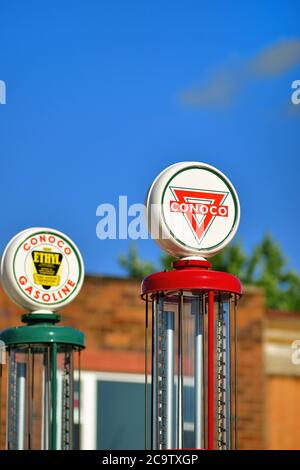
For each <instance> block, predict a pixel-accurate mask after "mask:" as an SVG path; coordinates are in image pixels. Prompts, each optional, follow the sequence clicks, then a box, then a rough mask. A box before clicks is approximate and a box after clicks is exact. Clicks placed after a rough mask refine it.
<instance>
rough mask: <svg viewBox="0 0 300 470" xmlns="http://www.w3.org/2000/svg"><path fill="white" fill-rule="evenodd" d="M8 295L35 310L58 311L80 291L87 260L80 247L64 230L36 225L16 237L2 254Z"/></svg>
mask: <svg viewBox="0 0 300 470" xmlns="http://www.w3.org/2000/svg"><path fill="white" fill-rule="evenodd" d="M0 274H1V280H2V285H3V288H4V290H5V291H6V293H7V295H8V296H9V297H10V298H11V299H12V300H13V301H14V302H15V303H16V304H17V305H19V306H21V307H23V308H24V309H28V310H29V311H32V312H45V311H46V312H47V311H49V312H55V311H58V310H60V309H62V308H64V307H65V306H66V305H68V304H69V303H70V302H71V301H72V300H73V299H74V298H75V297H76V296H77V295H78V293H79V291H80V288H81V286H82V283H83V279H84V264H83V260H82V257H81V254H80V251H79V249H78V248H77V246H76V245H75V244H74V242H73V241H72V240H71V239H70V238H69V237H67V236H66V235H65V234H63V233H61V232H59V231H58V230H54V229H51V228H41V227H34V228H29V229H26V230H23V231H22V232H20V233H18V234H17V235H16V236H15V237H13V238H12V239H11V240H10V242H9V243H8V245H7V246H6V248H5V250H4V253H3V255H2V258H1V266H0Z"/></svg>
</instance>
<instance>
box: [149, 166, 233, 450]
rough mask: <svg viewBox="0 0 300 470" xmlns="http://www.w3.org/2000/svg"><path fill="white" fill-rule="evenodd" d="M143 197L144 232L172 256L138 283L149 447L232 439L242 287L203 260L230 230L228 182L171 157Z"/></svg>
mask: <svg viewBox="0 0 300 470" xmlns="http://www.w3.org/2000/svg"><path fill="white" fill-rule="evenodd" d="M146 205H147V215H148V227H149V231H150V233H151V236H152V238H154V239H155V240H156V241H157V242H158V243H159V245H160V246H161V247H162V248H163V249H164V250H165V251H166V252H168V253H169V254H171V255H173V256H174V257H175V258H178V260H177V261H175V262H174V263H173V269H172V270H170V271H166V272H159V273H154V274H152V275H150V276H148V277H146V278H145V279H144V281H143V283H142V297H143V298H144V299H145V300H146V391H147V389H148V387H147V381H148V379H147V377H148V374H150V375H151V394H149V393H147V392H146V415H147V408H148V406H149V403H150V406H151V448H152V449H155V450H160V449H221V450H223V449H236V448H237V433H236V423H237V396H236V387H237V384H236V374H237V371H236V347H237V334H236V305H237V301H238V298H239V297H240V296H241V290H242V289H241V283H240V281H239V280H238V279H237V278H236V277H234V276H233V275H231V274H228V273H224V272H217V271H214V270H212V266H211V263H210V262H209V261H207V260H206V258H207V257H211V256H213V255H215V254H216V253H218V252H219V251H220V250H222V249H223V248H224V247H225V246H226V245H227V244H228V243H229V242H230V240H231V239H232V238H233V236H234V234H235V232H236V230H237V227H238V224H239V217H240V208H239V201H238V197H237V194H236V191H235V189H234V187H233V186H232V184H231V183H230V181H229V180H228V179H227V178H226V177H225V176H224V175H223V174H222V173H221V172H220V171H218V170H217V169H216V168H213V167H211V166H210V165H207V164H204V163H198V162H184V163H177V164H175V165H172V166H171V167H168V168H167V169H166V170H164V171H163V172H162V173H161V174H160V175H159V176H158V177H157V178H156V179H155V181H154V183H153V184H152V186H151V187H150V189H149V192H148V195H147V202H146ZM150 318H151V321H149V320H150ZM150 355H151V357H150ZM150 395H151V396H150Z"/></svg>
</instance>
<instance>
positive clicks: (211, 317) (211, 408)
mask: <svg viewBox="0 0 300 470" xmlns="http://www.w3.org/2000/svg"><path fill="white" fill-rule="evenodd" d="M214 323H215V312H214V292H213V291H209V292H208V354H207V357H208V360H207V362H208V363H207V368H208V384H207V388H208V391H207V395H208V396H207V401H208V406H207V408H208V409H207V415H208V417H207V421H208V422H207V426H208V449H209V450H212V449H213V448H214V438H215V404H214V400H215V377H214V376H215V341H214V335H215V325H214Z"/></svg>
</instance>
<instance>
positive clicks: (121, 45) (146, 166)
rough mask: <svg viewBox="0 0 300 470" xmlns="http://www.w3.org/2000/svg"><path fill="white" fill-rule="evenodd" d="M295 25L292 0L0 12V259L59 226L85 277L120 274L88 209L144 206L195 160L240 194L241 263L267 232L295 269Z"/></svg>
mask: <svg viewBox="0 0 300 470" xmlns="http://www.w3.org/2000/svg"><path fill="white" fill-rule="evenodd" d="M299 14H300V4H299V1H297V0H295V1H293V0H289V1H288V2H286V1H272V2H271V1H261V0H257V1H251V2H250V1H249V2H247V4H246V2H245V1H242V0H240V1H228V2H222V1H210V2H204V1H201V0H198V1H189V0H185V1H174V0H173V1H170V0H169V1H161V0H160V1H157V0H151V1H148V0H144V1H130V0H128V1H126V2H125V1H121V0H119V1H116V0H107V1H101V0H99V1H96V0H94V1H92V0H90V1H76V0H72V1H71V0H70V1H61V0H60V1H58V0H51V1H49V0H48V1H44V2H40V1H31V0H28V1H26V2H24V1H22V0H18V1H14V0H12V1H6V2H1V6H0V21H1V27H0V45H1V47H0V80H4V81H5V83H6V87H7V103H6V105H1V106H0V152H1V173H2V175H1V176H2V177H1V186H0V200H1V202H2V204H1V206H0V207H1V209H0V210H1V224H0V249H2V248H3V247H4V246H5V244H6V243H7V241H8V240H9V239H10V237H12V236H13V235H14V234H15V233H16V232H17V231H19V230H22V229H23V228H26V227H30V226H49V227H54V228H57V229H60V230H62V231H64V232H66V233H67V234H69V235H70V236H71V237H72V238H73V239H74V240H75V241H76V242H77V244H78V245H79V247H80V249H81V251H82V253H83V256H84V258H85V263H86V268H87V271H88V272H91V273H104V274H122V272H123V271H122V270H121V268H120V267H119V265H118V256H119V254H120V253H126V251H127V250H128V246H129V242H128V241H126V240H120V241H116V240H111V241H109V240H107V241H100V240H98V239H97V237H96V232H95V230H96V224H97V222H98V219H97V217H96V208H97V206H98V205H99V204H101V203H104V202H106V203H116V202H117V200H118V196H119V195H128V198H129V203H135V202H143V201H144V198H145V194H146V191H147V189H148V186H149V185H150V184H151V182H152V180H153V179H154V177H155V176H156V175H157V174H158V173H159V172H160V171H161V170H162V169H164V168H165V167H166V166H168V165H170V164H172V163H175V162H177V161H181V160H199V161H205V162H207V163H209V164H212V165H214V166H217V167H218V168H219V169H220V170H221V171H223V172H224V173H225V174H226V175H227V176H228V177H229V178H230V179H231V180H232V182H233V183H234V185H235V186H236V189H237V191H238V193H239V196H240V200H241V207H242V219H241V225H240V229H239V232H238V237H239V238H240V239H242V241H243V242H244V244H245V247H246V249H247V250H251V248H252V247H253V245H254V244H255V243H257V242H258V241H259V240H260V239H261V238H262V236H263V234H264V233H265V232H267V231H270V232H271V233H272V234H273V236H274V238H275V239H276V240H278V241H279V242H280V244H281V245H282V247H283V250H284V252H285V253H286V255H287V256H288V257H289V259H290V265H291V267H294V268H296V269H298V270H299V271H300V253H299V249H298V240H299V230H300V223H299V213H300V210H299V203H300V198H299V195H298V187H299V174H300V159H299V148H300V140H299V136H300V132H299V131H300V105H299V107H298V108H297V107H295V105H294V106H292V105H291V104H290V97H291V83H292V81H293V80H296V79H300V52H299V49H300V45H299V44H300V27H299ZM296 108H297V109H296ZM138 247H139V251H140V254H141V256H142V257H143V258H145V259H152V260H154V261H155V260H156V261H157V260H158V258H159V255H160V251H159V249H158V247H157V246H156V245H155V243H154V242H153V241H151V240H148V241H140V242H139V243H138Z"/></svg>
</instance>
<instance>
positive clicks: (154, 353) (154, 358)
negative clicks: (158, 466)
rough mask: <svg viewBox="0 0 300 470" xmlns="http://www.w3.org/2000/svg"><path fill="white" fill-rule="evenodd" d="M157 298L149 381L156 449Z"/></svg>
mask: <svg viewBox="0 0 300 470" xmlns="http://www.w3.org/2000/svg"><path fill="white" fill-rule="evenodd" d="M157 310H158V298H157V296H156V298H155V299H153V302H152V381H151V401H152V406H151V415H152V416H151V422H152V423H151V424H152V433H151V449H152V450H156V449H157V445H158V442H157V438H158V432H157V431H158V414H157V405H158V404H157V388H158V384H157V333H158V331H157V330H158V329H157V323H158V318H157V317H158V311H157Z"/></svg>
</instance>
